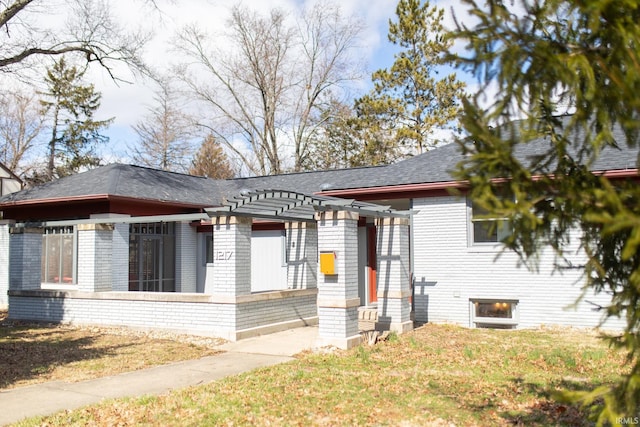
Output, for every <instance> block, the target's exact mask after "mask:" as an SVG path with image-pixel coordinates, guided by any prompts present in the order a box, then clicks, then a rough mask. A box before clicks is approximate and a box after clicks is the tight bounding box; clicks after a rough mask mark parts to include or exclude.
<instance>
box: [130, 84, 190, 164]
mask: <svg viewBox="0 0 640 427" xmlns="http://www.w3.org/2000/svg"><path fill="white" fill-rule="evenodd" d="M156 82H157V84H158V88H157V90H156V91H155V96H154V101H155V105H154V106H152V107H149V108H148V112H149V114H148V115H147V116H146V117H145V118H144V119H143V120H140V121H139V122H138V123H137V124H136V125H135V126H134V127H133V129H134V130H135V132H136V133H137V134H138V137H139V138H140V141H139V145H138V146H136V147H133V151H134V155H133V159H134V161H135V162H137V163H139V164H142V165H145V166H150V167H154V168H159V169H163V170H170V171H174V172H185V171H186V170H187V169H188V168H189V158H190V157H191V156H192V154H193V151H194V150H193V146H192V139H193V138H194V137H195V136H196V135H195V132H194V124H193V121H192V119H191V118H190V117H189V115H187V114H186V113H184V112H183V111H184V110H185V109H186V108H185V106H184V105H183V104H182V101H181V100H180V94H179V93H178V92H177V90H176V88H175V87H174V86H173V82H172V81H171V79H170V78H168V77H162V78H158V79H157V80H156Z"/></svg>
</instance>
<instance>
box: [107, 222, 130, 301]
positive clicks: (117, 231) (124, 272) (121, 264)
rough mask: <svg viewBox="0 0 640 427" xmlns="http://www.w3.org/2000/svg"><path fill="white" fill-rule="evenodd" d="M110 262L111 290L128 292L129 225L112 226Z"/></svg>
mask: <svg viewBox="0 0 640 427" xmlns="http://www.w3.org/2000/svg"><path fill="white" fill-rule="evenodd" d="M111 251H112V257H113V258H112V260H111V288H112V290H113V291H117V292H127V291H128V290H129V224H114V227H113V241H112V248H111Z"/></svg>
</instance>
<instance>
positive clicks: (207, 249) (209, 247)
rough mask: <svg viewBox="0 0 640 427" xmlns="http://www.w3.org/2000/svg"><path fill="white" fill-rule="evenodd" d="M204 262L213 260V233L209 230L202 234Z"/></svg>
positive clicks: (209, 262)
mask: <svg viewBox="0 0 640 427" xmlns="http://www.w3.org/2000/svg"><path fill="white" fill-rule="evenodd" d="M204 262H205V264H211V263H212V262H213V235H212V234H211V232H209V233H208V234H207V235H206V236H204Z"/></svg>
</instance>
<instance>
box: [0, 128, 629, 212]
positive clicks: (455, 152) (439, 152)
mask: <svg viewBox="0 0 640 427" xmlns="http://www.w3.org/2000/svg"><path fill="white" fill-rule="evenodd" d="M615 135H616V136H617V137H619V138H620V139H621V140H622V133H621V132H620V131H619V130H616V132H615ZM549 144H550V143H549V142H548V141H547V140H545V139H540V140H536V141H532V142H530V143H528V144H522V145H520V146H518V151H517V156H518V158H519V160H520V161H522V162H524V163H528V162H529V161H530V160H531V159H532V158H533V156H536V155H539V154H541V153H542V152H544V151H545V150H548V149H549V147H550V145H549ZM461 160H462V154H461V152H460V150H459V147H458V145H457V144H448V145H444V146H441V147H439V148H436V149H434V150H431V151H428V152H426V153H424V154H422V155H419V156H415V157H412V158H409V159H407V160H403V161H401V162H398V163H395V164H392V165H387V166H372V167H361V168H350V169H337V170H327V171H314V172H300V173H291V174H282V175H272V176H261V177H250V178H236V179H229V180H212V179H209V178H204V177H196V176H191V175H185V174H179V173H173V172H166V171H161V170H156V169H150V168H145V167H140V166H132V165H124V164H111V165H107V166H103V167H100V168H97V169H94V170H91V171H88V172H84V173H80V174H77V175H73V176H69V177H65V178H62V179H59V180H57V181H53V182H50V183H47V184H44V185H41V186H38V187H35V188H31V189H27V190H23V191H21V192H18V193H14V194H10V195H8V196H5V197H3V198H1V199H0V207H1V206H2V205H3V204H12V203H19V202H21V201H27V200H29V201H33V200H50V201H52V200H55V199H67V198H79V197H88V196H96V195H105V196H119V197H127V198H133V199H141V200H156V201H165V202H173V203H179V204H192V205H196V206H202V207H211V206H220V205H222V204H223V202H224V200H225V199H226V198H229V197H232V196H234V195H237V194H239V193H240V192H241V191H242V190H256V189H282V190H291V191H297V192H300V193H306V194H313V193H318V192H321V191H325V190H332V191H339V190H351V189H371V188H376V187H389V186H402V185H410V184H429V183H446V182H452V181H454V178H453V177H452V175H451V171H452V170H454V169H455V166H456V165H457V164H458V163H459V162H460V161H461ZM637 163H638V147H633V148H630V147H628V146H627V144H620V148H613V147H607V148H606V149H605V150H603V152H602V154H601V156H600V157H599V159H598V160H597V161H596V162H595V163H594V164H593V165H592V168H591V169H592V170H593V171H607V170H627V169H634V170H635V168H636V167H637Z"/></svg>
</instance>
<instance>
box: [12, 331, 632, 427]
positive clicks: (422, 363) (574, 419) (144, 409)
mask: <svg viewBox="0 0 640 427" xmlns="http://www.w3.org/2000/svg"><path fill="white" fill-rule="evenodd" d="M623 369H625V368H624V356H623V354H621V353H617V352H615V351H613V350H611V349H609V348H608V347H607V345H606V344H605V343H604V342H602V341H601V340H599V339H598V338H597V337H596V335H595V334H593V333H589V332H584V331H576V330H572V329H542V330H521V331H499V330H486V329H485V330H482V329H465V328H460V327H455V326H447V325H426V326H424V327H422V328H419V329H417V330H415V331H414V332H412V333H408V334H405V335H402V336H399V337H398V336H395V335H391V337H390V339H389V340H388V341H386V342H382V343H379V344H377V345H375V346H373V347H369V346H361V347H357V348H354V349H352V350H349V351H346V352H343V351H334V352H328V353H327V352H325V353H315V354H314V353H311V352H309V353H307V354H303V355H301V357H300V358H299V359H298V360H295V361H293V362H290V363H286V364H282V365H278V366H274V367H270V368H265V369H260V370H257V371H254V372H251V373H247V374H243V375H239V376H236V377H230V378H227V379H225V380H221V381H217V382H215V383H211V384H208V385H204V386H198V387H191V388H187V389H184V390H180V391H176V392H173V393H170V394H167V395H163V396H146V397H140V398H133V399H120V400H115V401H109V402H105V403H103V404H100V405H94V406H90V407H87V408H84V409H80V410H76V411H72V412H67V413H61V414H58V415H56V416H53V417H48V418H45V419H32V420H30V421H28V422H24V423H22V424H20V425H43V424H44V425H68V424H72V425H101V426H107V425H123V426H125V425H139V424H142V425H157V426H161V425H162V426H164V425H194V426H196V425H262V426H268V425H270V426H274V425H275V426H280V425H285V426H286V425H291V426H308V425H320V426H334V425H342V426H352V425H390V426H424V425H436V426H440V425H442V426H449V425H452V424H453V425H458V426H473V425H479V426H495V425H525V426H531V425H534V426H535V425H540V426H543V425H544V426H547V425H588V423H586V420H585V414H584V413H583V412H581V411H580V410H579V409H577V408H574V407H571V406H567V405H565V404H560V403H557V402H555V401H554V400H553V399H552V395H553V393H554V392H555V391H557V390H560V389H562V388H572V389H583V388H591V387H595V386H597V385H600V384H603V383H607V382H610V381H612V380H614V379H616V377H617V375H618V374H619V373H620V372H622V370H623Z"/></svg>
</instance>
